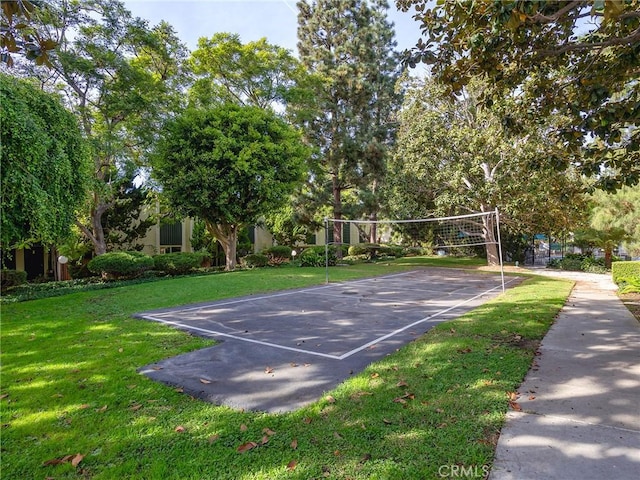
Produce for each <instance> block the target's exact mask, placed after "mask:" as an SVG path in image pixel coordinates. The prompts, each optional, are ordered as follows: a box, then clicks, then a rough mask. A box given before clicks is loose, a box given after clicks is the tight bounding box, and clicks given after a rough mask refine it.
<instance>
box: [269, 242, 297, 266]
mask: <svg viewBox="0 0 640 480" xmlns="http://www.w3.org/2000/svg"><path fill="white" fill-rule="evenodd" d="M262 254H263V255H266V256H267V257H268V258H269V265H281V264H283V263H288V262H289V260H290V259H291V247H287V246H286V245H274V246H273V247H269V248H266V249H265V250H263V251H262Z"/></svg>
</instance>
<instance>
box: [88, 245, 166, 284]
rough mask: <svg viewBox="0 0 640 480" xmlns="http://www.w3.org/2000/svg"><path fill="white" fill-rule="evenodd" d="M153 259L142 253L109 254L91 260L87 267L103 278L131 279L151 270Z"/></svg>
mask: <svg viewBox="0 0 640 480" xmlns="http://www.w3.org/2000/svg"><path fill="white" fill-rule="evenodd" d="M153 266H154V261H153V258H151V257H150V256H149V255H147V254H145V253H142V252H134V251H130V252H109V253H105V254H103V255H99V256H97V257H95V258H94V259H92V260H91V261H90V262H89V264H88V265H87V267H88V268H89V270H90V271H91V272H93V273H97V274H100V275H102V276H103V277H112V278H133V277H137V276H139V275H141V274H142V273H143V272H144V271H145V270H149V269H152V268H153Z"/></svg>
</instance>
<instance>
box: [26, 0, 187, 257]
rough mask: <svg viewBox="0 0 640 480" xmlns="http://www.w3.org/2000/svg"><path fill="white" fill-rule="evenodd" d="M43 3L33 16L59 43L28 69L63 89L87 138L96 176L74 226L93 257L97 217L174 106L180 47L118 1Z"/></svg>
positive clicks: (99, 246) (102, 246)
mask: <svg viewBox="0 0 640 480" xmlns="http://www.w3.org/2000/svg"><path fill="white" fill-rule="evenodd" d="M47 5H48V9H47V12H48V14H47V15H41V16H39V17H38V18H37V20H38V21H39V22H41V25H40V28H42V29H44V30H47V31H48V32H49V33H50V35H51V37H52V38H54V39H55V40H56V42H57V43H58V48H57V50H56V52H55V55H50V63H51V68H50V69H39V70H38V69H37V70H36V71H35V72H33V74H34V75H38V76H39V77H40V79H41V81H42V82H43V84H44V86H45V88H48V89H55V90H59V91H61V92H63V94H64V95H65V100H66V102H67V104H68V105H69V106H70V108H71V109H72V110H73V111H74V112H75V113H76V114H77V116H78V119H79V122H80V125H81V127H82V130H83V134H84V136H85V137H86V138H87V139H88V140H89V141H90V144H91V152H92V156H93V164H94V167H93V175H94V179H95V181H94V182H93V187H92V192H91V198H90V204H89V206H88V207H86V208H87V211H88V212H89V214H88V215H84V216H79V217H78V219H77V224H78V227H79V228H80V229H81V231H82V232H83V233H84V235H86V236H87V238H89V239H90V240H91V242H92V244H93V247H94V252H95V253H96V254H97V255H100V254H102V253H105V252H106V251H107V239H106V237H105V230H104V224H103V215H104V214H105V212H107V211H109V210H110V209H113V208H114V207H115V206H116V204H117V201H116V199H117V195H118V187H119V183H120V182H121V178H122V176H123V173H124V172H128V171H130V165H136V166H137V167H140V166H141V165H142V164H143V161H144V158H145V156H146V152H147V151H148V149H149V148H150V145H151V144H152V143H153V141H154V140H155V138H156V133H157V130H158V128H159V126H160V123H161V121H162V119H163V117H166V115H167V114H168V112H170V111H175V110H177V109H178V105H179V103H180V98H181V96H180V95H179V87H180V85H181V83H182V81H183V79H184V77H183V75H182V70H181V64H182V62H183V61H184V60H185V59H186V52H187V51H186V48H185V47H184V46H183V45H182V44H181V43H180V42H179V40H178V39H177V37H176V36H175V33H174V32H173V30H172V28H171V27H170V26H169V25H168V24H166V23H161V24H159V25H157V26H155V27H153V28H150V27H149V26H148V24H147V22H146V21H144V20H141V19H139V18H134V17H132V16H131V13H130V12H129V11H128V10H127V9H126V8H125V7H124V5H123V4H122V3H121V2H120V1H118V0H88V1H84V2H69V1H66V0H52V1H50V2H48V4H47ZM127 164H129V165H127ZM85 218H86V219H87V221H86V222H85V221H83V220H84V219H85Z"/></svg>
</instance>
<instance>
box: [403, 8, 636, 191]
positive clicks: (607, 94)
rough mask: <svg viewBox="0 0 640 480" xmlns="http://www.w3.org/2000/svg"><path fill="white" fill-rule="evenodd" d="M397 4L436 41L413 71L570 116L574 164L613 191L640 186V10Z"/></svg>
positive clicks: (418, 55)
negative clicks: (474, 83) (474, 82)
mask: <svg viewBox="0 0 640 480" xmlns="http://www.w3.org/2000/svg"><path fill="white" fill-rule="evenodd" d="M396 4H397V5H398V7H400V8H402V9H403V10H404V11H407V10H408V9H409V8H411V7H412V6H413V7H414V8H415V11H416V13H415V15H414V18H415V19H416V20H417V21H418V22H420V24H421V27H422V29H423V32H424V34H425V36H426V41H425V40H423V39H420V40H419V41H418V44H417V46H416V47H415V48H414V49H413V51H412V52H410V53H409V55H408V57H407V61H408V63H409V64H411V65H415V64H416V62H418V61H423V62H426V63H428V64H430V65H432V71H433V73H434V74H435V76H436V77H437V78H439V79H441V80H443V81H444V82H446V83H447V84H448V85H449V86H450V88H451V89H452V90H454V91H460V89H461V88H462V87H463V86H464V85H466V84H467V83H468V82H469V80H470V79H471V78H472V77H474V76H475V75H487V78H488V79H489V82H490V83H491V84H493V85H495V86H496V91H497V92H498V94H502V93H503V92H504V90H505V88H506V89H508V90H510V91H512V92H517V93H519V94H520V96H519V102H518V106H519V108H520V109H521V111H522V112H529V113H531V114H534V115H538V116H546V115H548V114H550V113H553V112H555V113H558V112H559V113H562V114H564V115H567V116H568V117H569V118H570V119H571V123H570V124H569V125H566V126H564V127H563V129H562V130H559V131H560V132H561V133H562V134H563V139H564V142H565V147H566V149H567V152H568V153H570V155H568V156H567V160H571V161H572V162H573V163H574V164H575V165H577V166H578V167H579V169H580V171H581V172H582V173H584V174H587V175H594V176H597V177H598V179H599V186H600V187H602V188H605V189H615V188H616V187H619V186H620V185H623V184H626V185H634V184H637V183H638V182H639V181H640V153H639V152H640V128H639V127H640V111H639V110H638V108H639V107H638V105H640V103H639V100H640V82H638V81H637V78H638V65H639V64H640V58H639V57H640V10H639V9H638V4H637V2H633V1H631V2H629V1H625V2H621V1H602V0H575V1H557V0H543V1H537V2H530V1H524V0H518V1H513V2H488V1H486V2H438V4H435V5H434V4H432V3H431V2H428V1H427V0H397V1H396ZM487 101H491V95H489V96H487ZM561 168H564V167H561Z"/></svg>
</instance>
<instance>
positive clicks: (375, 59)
mask: <svg viewBox="0 0 640 480" xmlns="http://www.w3.org/2000/svg"><path fill="white" fill-rule="evenodd" d="M298 8H299V14H298V50H299V53H300V59H301V61H302V63H303V64H304V65H305V66H306V67H307V68H308V69H309V70H310V71H311V72H312V73H314V74H316V75H318V76H319V77H320V78H321V79H322V80H323V82H322V84H320V85H318V87H317V88H316V90H315V92H314V98H315V101H316V110H315V115H314V116H313V117H311V118H307V119H306V121H305V122H304V128H305V134H306V135H307V138H308V141H309V142H310V143H311V144H312V145H313V146H314V147H315V148H316V155H315V157H314V165H313V166H312V167H311V168H310V172H311V173H310V182H309V193H310V194H309V195H308V198H310V199H312V200H314V202H313V204H308V205H307V206H313V207H314V208H316V209H317V208H319V207H320V206H321V205H323V204H325V205H326V204H327V202H328V204H329V205H331V207H332V211H333V212H332V215H333V217H334V218H336V219H340V218H343V214H344V213H345V205H344V200H345V197H344V194H345V192H347V191H349V190H353V191H354V192H355V193H356V194H355V195H353V196H352V198H354V199H355V203H354V205H352V206H351V209H352V210H358V213H356V215H358V216H360V215H363V214H368V215H370V216H371V217H372V218H375V215H376V213H377V210H378V208H379V202H378V200H377V184H378V183H379V182H380V181H381V179H382V178H383V177H384V173H385V163H386V157H387V149H388V146H389V143H390V141H391V140H392V138H393V134H394V124H393V122H392V113H393V111H394V109H395V108H396V107H398V106H399V100H398V97H397V95H396V94H395V92H394V86H395V81H396V79H397V78H398V76H399V70H398V64H399V62H398V59H397V56H396V54H395V53H394V50H393V49H394V47H395V45H396V44H395V42H394V39H393V38H394V33H393V27H392V25H391V24H390V23H389V22H388V21H387V18H386V11H387V8H388V5H387V3H386V1H384V0H375V1H369V2H368V1H364V0H318V1H312V2H307V1H301V2H298ZM374 235H375V234H374ZM334 240H335V241H336V242H337V243H340V242H341V240H342V236H341V231H340V228H339V223H338V222H336V227H335V230H334Z"/></svg>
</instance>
